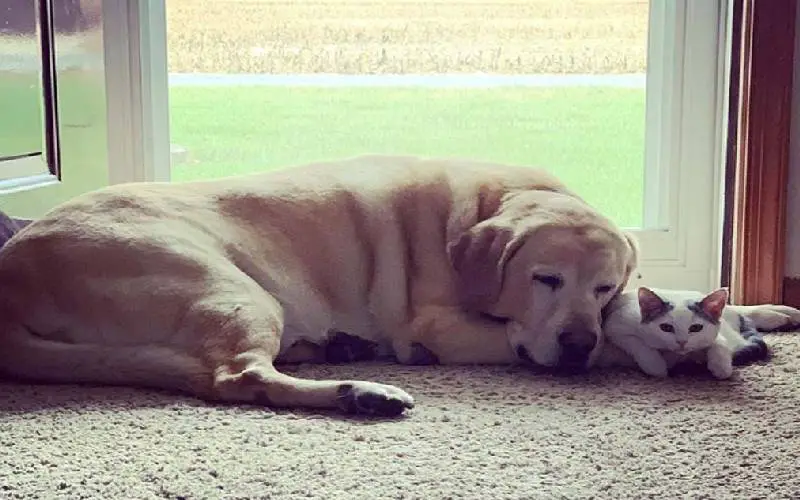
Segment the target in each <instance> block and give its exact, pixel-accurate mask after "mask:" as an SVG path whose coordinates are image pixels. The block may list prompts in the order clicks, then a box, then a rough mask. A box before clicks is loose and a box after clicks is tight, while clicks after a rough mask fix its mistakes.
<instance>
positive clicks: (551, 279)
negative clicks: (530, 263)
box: [533, 274, 564, 290]
mask: <svg viewBox="0 0 800 500" xmlns="http://www.w3.org/2000/svg"><path fill="white" fill-rule="evenodd" d="M533 280H534V281H538V282H539V283H541V284H543V285H547V286H549V287H550V288H552V289H553V290H558V289H559V288H561V286H562V285H564V280H563V279H561V276H555V275H550V274H534V275H533Z"/></svg>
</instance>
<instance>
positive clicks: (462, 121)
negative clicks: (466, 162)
mask: <svg viewBox="0 0 800 500" xmlns="http://www.w3.org/2000/svg"><path fill="white" fill-rule="evenodd" d="M644 102H645V94H644V90H636V89H615V88H580V87H572V88H549V89H548V88H500V89H489V90H485V89H424V88H416V89H413V88H389V89H387V88H287V87H172V88H171V89H170V115H171V134H172V137H171V141H172V142H173V143H176V144H180V145H181V146H184V147H186V148H188V150H189V154H190V160H189V161H188V162H187V163H184V164H180V165H177V166H176V167H175V168H174V170H173V179H174V180H177V181H181V180H190V179H201V178H212V177H219V176H227V175H234V174H241V173H250V172H257V171H265V170H270V169H275V168H279V167H281V166H286V165H290V164H296V163H302V162H306V161H313V160H319V159H331V158H340V157H348V156H353V155H357V154H362V153H401V154H421V155H426V156H442V155H445V156H466V157H474V158H481V159H489V160H498V161H504V162H512V163H522V164H529V165H537V166H543V167H546V168H548V169H550V170H552V171H553V172H555V173H556V174H557V175H559V176H560V177H561V178H562V179H563V180H565V181H566V182H567V183H568V184H569V185H571V186H572V187H573V188H574V189H576V190H577V191H578V192H580V193H581V194H582V195H583V196H585V197H586V198H587V199H588V200H589V201H590V202H591V203H592V204H594V205H595V206H597V207H598V208H599V209H601V210H602V211H603V212H604V213H606V214H607V215H609V216H611V217H612V218H613V219H614V220H615V221H617V222H618V223H620V224H622V225H625V226H638V225H640V224H641V221H642V174H643V158H644Z"/></svg>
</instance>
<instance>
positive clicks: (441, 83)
mask: <svg viewBox="0 0 800 500" xmlns="http://www.w3.org/2000/svg"><path fill="white" fill-rule="evenodd" d="M142 4H147V5H139V6H138V7H132V8H128V9H127V10H126V11H125V12H123V13H122V14H123V17H125V19H126V20H127V23H128V24H127V29H128V31H129V34H130V36H129V39H130V40H131V48H132V53H133V54H134V55H135V56H136V57H133V58H131V59H130V61H131V71H132V73H131V74H133V75H134V76H135V78H134V79H133V81H134V82H135V83H136V87H135V88H133V89H132V92H131V96H132V97H131V100H132V102H136V103H138V104H137V105H135V106H130V109H133V110H136V109H141V116H138V117H134V118H135V119H133V120H132V123H134V124H138V125H136V127H138V128H136V130H135V131H134V133H132V134H129V136H130V137H132V138H135V139H136V141H138V142H137V147H138V148H139V149H137V151H142V154H143V157H142V158H143V159H142V161H139V162H137V164H139V165H146V166H147V168H145V169H143V170H142V169H140V171H138V172H134V171H130V172H128V173H127V174H126V173H125V172H124V171H123V170H124V169H123V168H122V167H124V166H122V167H120V175H119V177H123V178H128V179H167V178H172V179H173V180H174V181H181V180H186V179H196V178H210V177H217V176H226V175H235V174H239V173H244V172H252V171H257V170H264V169H270V168H279V167H281V166H285V165H289V164H294V163H301V162H304V161H310V160H315V159H320V158H335V157H344V156H350V155H353V154H359V153H365V152H386V153H412V154H422V155H436V156H438V155H456V156H470V157H477V158H486V159H492V160H499V161H508V162H514V163H524V164H533V165H540V166H544V167H547V168H549V169H551V170H552V171H553V172H555V173H556V174H557V175H559V176H560V177H562V178H563V179H564V180H565V181H567V182H568V183H569V184H570V185H571V186H572V187H573V188H575V189H576V190H577V191H579V192H580V193H581V194H583V195H584V196H585V197H586V198H587V199H588V200H589V201H590V202H591V203H592V204H594V205H595V206H597V207H598V208H599V209H600V210H601V211H603V212H604V213H606V214H608V215H609V216H611V217H612V218H613V219H614V220H615V221H616V222H618V223H619V224H621V225H623V226H626V227H629V228H631V229H633V230H634V231H636V233H637V235H638V236H639V239H640V242H641V246H642V251H643V262H642V266H641V269H640V272H641V274H642V278H641V280H635V281H634V282H633V283H632V284H631V285H636V284H638V283H646V284H650V285H653V286H663V287H671V288H697V289H706V288H709V287H711V286H713V285H715V284H716V283H718V281H719V276H718V274H719V257H718V253H719V248H718V247H719V244H718V235H719V233H720V230H719V229H720V223H719V214H720V198H721V196H720V193H721V190H720V188H719V184H720V182H719V179H720V171H721V164H722V158H723V155H722V152H723V147H722V145H723V143H724V131H725V128H724V127H723V126H722V124H723V123H724V121H725V118H726V117H725V115H724V110H725V106H724V105H723V104H724V102H725V93H726V80H725V75H726V71H725V70H726V64H727V52H728V46H727V45H728V43H727V40H728V31H729V30H728V25H729V23H730V20H729V19H728V3H727V1H725V0H708V1H703V2H696V1H689V0H651V1H650V2H646V1H642V0H623V1H613V2H612V1H606V2H604V1H591V2H590V1H577V0H576V1H574V2H563V1H561V0H537V1H531V2H492V3H490V4H486V3H483V2H473V1H471V0H460V1H452V0H451V1H446V2H445V1H443V0H438V1H437V0H433V1H429V2H414V1H410V0H391V1H388V2H375V3H370V2H367V3H364V2H349V1H348V0H321V1H319V2H311V3H305V2H277V1H269V0H265V1H263V2H236V1H233V2H225V3H224V4H220V3H219V2H213V1H202V0H171V1H170V2H168V3H167V6H166V8H165V7H164V6H163V4H161V3H159V2H155V3H153V2H149V3H148V2H144V3H142ZM164 33H166V35H167V36H166V39H165V38H164ZM167 55H168V58H167ZM168 68H169V71H170V75H169V85H168V84H167V70H168ZM167 95H168V96H169V115H170V116H169V120H170V121H169V125H167V122H166V120H167V119H168V118H167V116H166V112H163V113H162V112H161V111H160V110H161V109H162V108H166V106H164V104H165V103H166V102H167ZM123 97H124V96H123ZM160 113H161V114H160ZM168 129H169V130H168ZM155 130H159V133H154V131H155ZM168 136H169V137H171V140H172V142H173V143H174V144H173V145H172V146H171V150H172V152H173V153H180V154H173V157H172V161H171V162H170V157H169V153H170V146H169V144H165V143H163V139H164V138H165V137H168ZM158 141H162V143H160V144H159V143H158ZM131 168H133V165H131Z"/></svg>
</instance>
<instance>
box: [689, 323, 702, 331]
mask: <svg viewBox="0 0 800 500" xmlns="http://www.w3.org/2000/svg"><path fill="white" fill-rule="evenodd" d="M702 329H703V325H701V324H700V323H695V324H693V325H692V326H690V327H689V331H690V332H692V333H697V332H699V331H700V330H702Z"/></svg>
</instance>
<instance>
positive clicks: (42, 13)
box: [0, 0, 61, 195]
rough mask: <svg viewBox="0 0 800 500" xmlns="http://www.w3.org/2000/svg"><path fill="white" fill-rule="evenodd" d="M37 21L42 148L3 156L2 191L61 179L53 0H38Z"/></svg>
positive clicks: (1, 163)
mask: <svg viewBox="0 0 800 500" xmlns="http://www.w3.org/2000/svg"><path fill="white" fill-rule="evenodd" d="M34 8H35V9H36V24H37V32H38V39H39V57H40V62H41V73H40V75H39V85H40V87H41V90H42V94H41V96H40V104H41V112H42V131H41V132H42V138H43V144H42V146H43V147H42V151H41V152H40V151H31V152H26V153H22V154H18V155H14V156H13V157H4V158H0V195H2V194H6V193H10V192H15V191H20V190H25V189H34V188H37V187H40V186H45V185H50V184H53V183H56V182H58V181H60V180H61V147H60V144H59V126H58V119H59V116H58V84H57V78H56V73H57V72H56V51H55V34H54V30H55V26H54V23H53V4H52V0H37V2H36V6H35V7H34Z"/></svg>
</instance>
